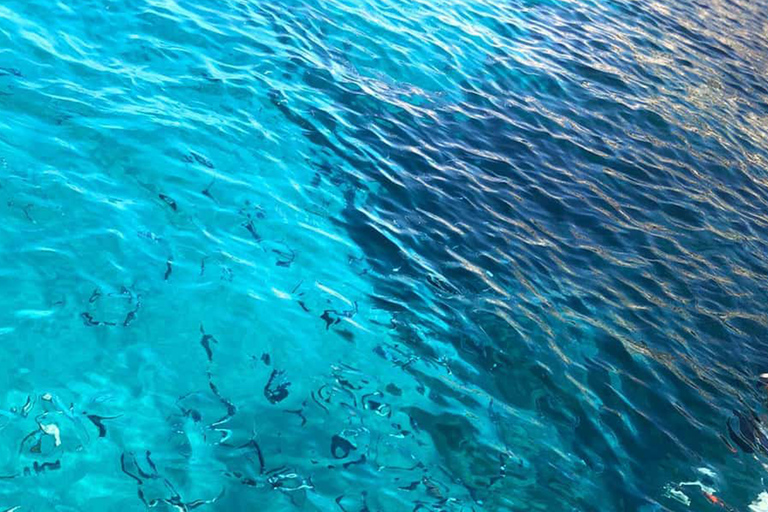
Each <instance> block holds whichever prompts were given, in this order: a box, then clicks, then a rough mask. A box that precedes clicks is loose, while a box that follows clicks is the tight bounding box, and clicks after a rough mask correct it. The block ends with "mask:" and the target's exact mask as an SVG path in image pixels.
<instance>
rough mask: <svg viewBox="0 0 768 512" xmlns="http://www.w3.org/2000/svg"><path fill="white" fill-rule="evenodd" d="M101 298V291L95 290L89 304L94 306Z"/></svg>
mask: <svg viewBox="0 0 768 512" xmlns="http://www.w3.org/2000/svg"><path fill="white" fill-rule="evenodd" d="M99 297H101V290H99V289H98V288H94V289H93V292H92V293H91V296H90V298H89V299H88V302H89V303H91V304H93V303H94V302H96V300H98V298H99Z"/></svg>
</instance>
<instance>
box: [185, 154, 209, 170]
mask: <svg viewBox="0 0 768 512" xmlns="http://www.w3.org/2000/svg"><path fill="white" fill-rule="evenodd" d="M189 154H190V155H191V156H192V158H194V160H195V162H197V163H199V164H200V165H203V166H205V167H207V168H209V169H213V168H214V165H213V162H211V161H210V160H208V159H207V158H206V157H204V156H203V155H201V154H199V153H195V152H194V151H190V152H189ZM188 161H189V160H188Z"/></svg>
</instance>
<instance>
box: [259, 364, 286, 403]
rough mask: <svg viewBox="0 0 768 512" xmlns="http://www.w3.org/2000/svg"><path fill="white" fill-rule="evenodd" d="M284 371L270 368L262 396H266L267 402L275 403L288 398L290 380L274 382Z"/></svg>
mask: <svg viewBox="0 0 768 512" xmlns="http://www.w3.org/2000/svg"><path fill="white" fill-rule="evenodd" d="M284 373H285V372H284V371H283V370H272V374H271V375H270V376H269V380H268V381H267V384H266V385H265V386H264V396H265V397H267V400H269V403H271V404H276V403H278V402H282V401H283V400H285V399H286V398H288V388H289V387H290V385H291V383H290V382H287V381H286V382H276V380H277V379H279V378H280V377H281V376H282V375H283V374H284Z"/></svg>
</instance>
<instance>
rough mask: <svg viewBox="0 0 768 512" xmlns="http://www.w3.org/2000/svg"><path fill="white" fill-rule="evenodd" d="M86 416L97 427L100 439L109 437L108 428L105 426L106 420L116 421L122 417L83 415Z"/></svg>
mask: <svg viewBox="0 0 768 512" xmlns="http://www.w3.org/2000/svg"><path fill="white" fill-rule="evenodd" d="M83 414H85V416H86V417H87V418H88V419H89V420H91V423H93V424H94V425H96V428H98V429H99V437H107V427H106V426H104V420H114V419H116V418H119V417H120V416H97V415H95V414H88V413H83Z"/></svg>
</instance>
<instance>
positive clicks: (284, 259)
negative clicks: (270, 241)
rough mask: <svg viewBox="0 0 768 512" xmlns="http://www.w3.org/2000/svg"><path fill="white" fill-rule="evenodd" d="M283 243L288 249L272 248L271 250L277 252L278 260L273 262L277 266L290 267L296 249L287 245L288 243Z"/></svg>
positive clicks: (294, 257)
mask: <svg viewBox="0 0 768 512" xmlns="http://www.w3.org/2000/svg"><path fill="white" fill-rule="evenodd" d="M283 245H285V247H286V248H287V249H288V251H287V252H286V251H282V250H280V249H272V252H273V253H275V254H277V256H278V260H277V262H276V263H275V265H277V266H278V267H286V268H287V267H290V266H291V263H293V261H294V260H295V259H296V251H294V250H293V249H291V248H290V247H288V245H286V244H283Z"/></svg>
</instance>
